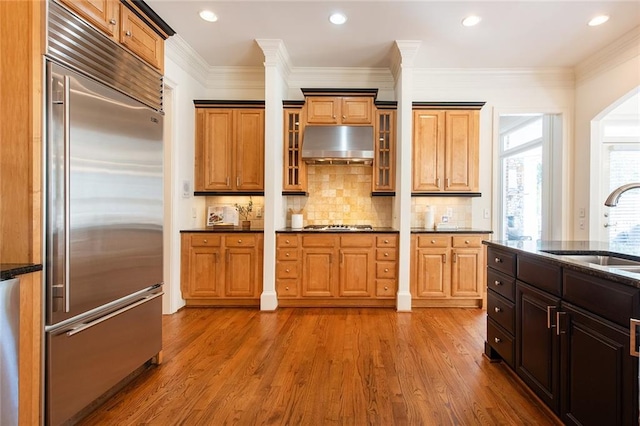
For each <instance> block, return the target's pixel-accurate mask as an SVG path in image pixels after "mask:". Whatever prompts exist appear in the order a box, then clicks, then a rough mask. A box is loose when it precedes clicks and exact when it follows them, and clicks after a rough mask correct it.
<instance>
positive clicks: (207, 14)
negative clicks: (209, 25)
mask: <svg viewBox="0 0 640 426" xmlns="http://www.w3.org/2000/svg"><path fill="white" fill-rule="evenodd" d="M200 17H201V18H202V19H204V20H205V21H207V22H216V21H217V20H218V17H217V16H216V14H215V13H213V12H212V11H210V10H201V11H200Z"/></svg>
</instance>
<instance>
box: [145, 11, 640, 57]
mask: <svg viewBox="0 0 640 426" xmlns="http://www.w3.org/2000/svg"><path fill="white" fill-rule="evenodd" d="M146 3H147V4H148V5H149V6H150V7H151V8H152V9H153V10H154V11H155V12H156V13H157V14H158V15H160V16H161V17H162V18H163V19H164V20H165V21H166V22H167V23H168V24H169V25H170V26H171V27H172V28H173V29H174V30H175V31H176V32H177V33H178V34H179V35H180V36H181V37H182V38H183V39H184V40H185V41H186V42H187V43H188V44H189V45H191V47H193V48H194V49H195V50H196V51H197V52H198V53H199V54H200V55H201V56H202V57H203V58H204V59H205V60H206V62H207V63H208V64H209V65H211V66H261V65H262V63H263V61H264V56H263V54H262V51H261V50H260V48H259V47H258V45H257V43H256V42H255V40H256V39H281V40H282V41H283V42H284V45H285V47H286V49H287V51H288V53H289V56H290V64H291V66H294V67H373V68H388V67H389V66H390V63H391V57H392V55H391V53H392V50H393V45H394V40H420V41H421V45H420V48H419V50H418V53H417V56H416V58H415V62H414V65H415V66H416V67H417V68H529V67H572V66H574V65H576V64H577V63H579V62H580V61H582V60H584V59H585V58H588V57H589V56H591V55H592V54H594V53H596V52H598V51H599V50H601V49H603V48H605V47H606V46H607V45H608V44H610V43H612V42H613V41H614V40H616V39H618V38H620V37H621V36H623V35H624V34H625V33H627V32H629V31H631V30H633V29H634V28H636V27H638V26H640V1H633V0H631V1H629V0H624V1H613V0H605V1H578V0H566V1H542V0H534V1H518V0H502V1H482V0H466V1H463V0H447V1H433V0H426V1H417V0H414V1H402V0H378V1H366V0H350V1H341V2H334V1H317V0H316V1H313V0H289V1H266V0H260V1H255V0H254V1H245V0H233V1H216V0H210V1H195V0H186V1H185V0H182V1H176V0H146ZM202 9H209V10H212V11H214V12H215V13H216V14H217V15H218V17H219V20H218V22H215V23H209V22H205V21H203V20H201V19H200V18H199V16H198V12H199V11H200V10H202ZM334 11H341V12H343V13H345V14H346V15H347V17H348V20H347V22H346V24H344V25H342V26H335V25H333V24H331V23H329V21H328V17H329V14H330V13H332V12H334ZM602 13H604V14H608V15H610V17H611V18H610V20H609V22H607V23H605V24H604V25H601V26H599V27H589V26H587V22H588V21H589V19H591V18H592V17H593V16H595V15H597V14H602ZM470 14H476V15H480V16H481V17H482V21H481V22H480V24H479V25H477V26H475V27H470V28H467V27H463V26H462V25H461V21H462V19H463V18H464V17H465V16H467V15H470Z"/></svg>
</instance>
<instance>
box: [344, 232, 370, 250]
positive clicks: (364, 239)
mask: <svg viewBox="0 0 640 426" xmlns="http://www.w3.org/2000/svg"><path fill="white" fill-rule="evenodd" d="M340 247H373V237H372V236H371V235H342V236H341V237H340Z"/></svg>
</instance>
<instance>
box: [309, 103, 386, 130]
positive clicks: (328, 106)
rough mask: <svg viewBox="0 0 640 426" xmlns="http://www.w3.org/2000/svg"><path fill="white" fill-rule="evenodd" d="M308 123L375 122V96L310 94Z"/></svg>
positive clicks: (363, 123) (365, 123) (360, 123)
mask: <svg viewBox="0 0 640 426" xmlns="http://www.w3.org/2000/svg"><path fill="white" fill-rule="evenodd" d="M306 111H307V117H306V122H307V124H336V125H338V124H356V125H367V124H368V125H371V124H373V98H372V97H369V96H310V97H307V100H306Z"/></svg>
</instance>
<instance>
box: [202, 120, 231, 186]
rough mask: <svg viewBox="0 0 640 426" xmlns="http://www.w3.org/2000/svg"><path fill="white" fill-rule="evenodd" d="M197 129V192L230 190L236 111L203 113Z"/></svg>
mask: <svg viewBox="0 0 640 426" xmlns="http://www.w3.org/2000/svg"><path fill="white" fill-rule="evenodd" d="M197 120H198V123H197V127H196V141H197V143H196V164H195V166H196V170H195V176H196V190H201V191H206V190H230V189H232V185H231V178H232V174H233V170H232V167H231V164H232V152H231V150H232V146H233V140H232V133H233V127H232V123H233V111H232V110H225V109H210V110H207V109H200V110H198V111H197Z"/></svg>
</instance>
